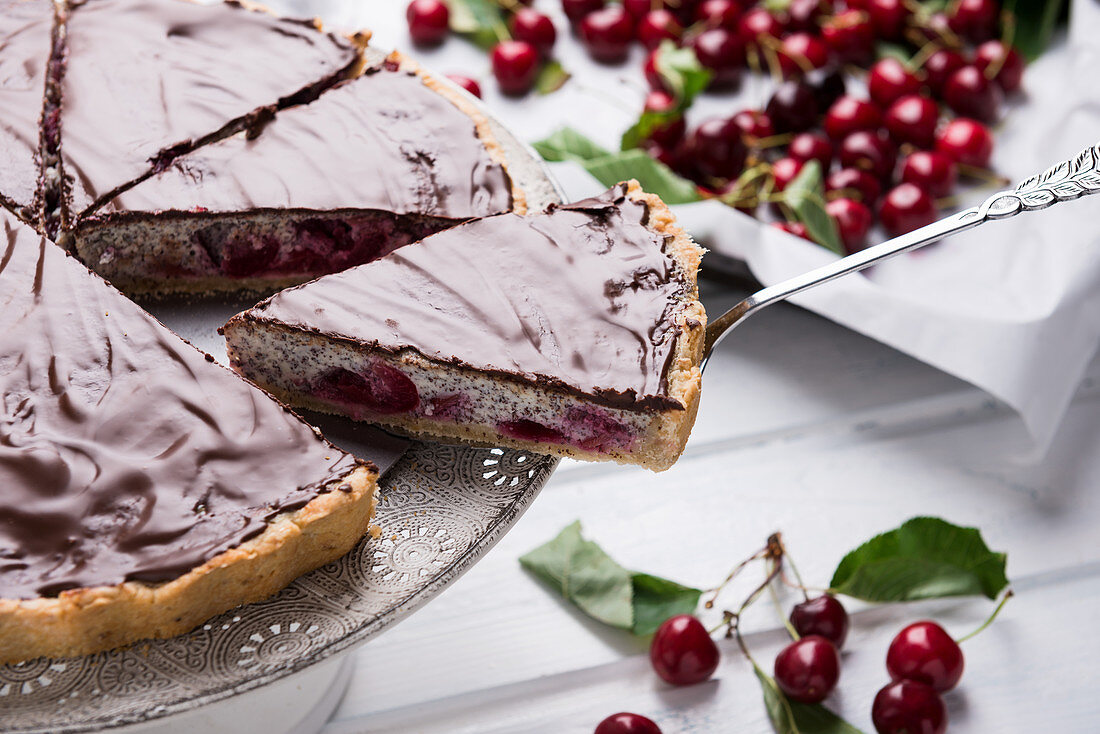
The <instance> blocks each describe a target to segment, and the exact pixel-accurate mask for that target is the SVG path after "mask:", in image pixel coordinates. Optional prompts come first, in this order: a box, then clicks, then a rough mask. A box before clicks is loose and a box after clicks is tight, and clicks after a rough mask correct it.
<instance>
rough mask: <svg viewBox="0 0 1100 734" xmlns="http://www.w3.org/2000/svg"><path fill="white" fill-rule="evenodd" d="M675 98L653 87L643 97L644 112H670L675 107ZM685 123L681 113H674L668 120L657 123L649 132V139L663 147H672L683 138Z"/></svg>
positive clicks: (685, 129) (685, 128) (685, 130)
mask: <svg viewBox="0 0 1100 734" xmlns="http://www.w3.org/2000/svg"><path fill="white" fill-rule="evenodd" d="M676 106H677V102H676V98H675V97H673V96H672V95H671V94H669V93H668V92H666V91H664V90H663V89H654V90H653V91H652V92H650V93H649V94H648V95H646V98H645V111H646V112H672V111H674V110H675V109H676ZM685 132H687V123H685V122H684V117H683V115H676V116H675V117H674V118H673V119H670V120H669V121H668V122H666V123H663V124H661V125H658V126H657V127H655V128H653V129H652V130H651V131H650V132H649V139H650V140H651V141H653V142H654V143H656V144H657V145H660V146H661V147H664V148H672V147H674V146H675V145H676V144H677V143H679V142H680V141H681V140H683V138H684V133H685Z"/></svg>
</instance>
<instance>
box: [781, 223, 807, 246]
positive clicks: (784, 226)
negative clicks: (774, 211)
mask: <svg viewBox="0 0 1100 734" xmlns="http://www.w3.org/2000/svg"><path fill="white" fill-rule="evenodd" d="M772 226H773V227H775V228H776V229H778V230H782V231H783V232H786V233H787V234H793V235H794V236H795V237H801V238H802V239H804V240H807V241H809V242H813V238H812V237H810V230H808V229H806V225H805V224H803V223H802V222H772Z"/></svg>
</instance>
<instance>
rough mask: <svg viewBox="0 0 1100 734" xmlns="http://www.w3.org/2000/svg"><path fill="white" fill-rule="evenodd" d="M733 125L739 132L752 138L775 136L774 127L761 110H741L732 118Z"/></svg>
mask: <svg viewBox="0 0 1100 734" xmlns="http://www.w3.org/2000/svg"><path fill="white" fill-rule="evenodd" d="M730 119H732V120H733V124H734V125H737V127H739V128H741V132H742V133H744V134H745V135H747V136H749V137H753V138H767V137H770V136H772V135H775V126H774V125H772V118H770V117H768V113H767V112H763V111H761V110H741V111H740V112H738V113H737V114H736V115H734V116H733V117H732V118H730Z"/></svg>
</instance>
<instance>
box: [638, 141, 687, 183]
mask: <svg viewBox="0 0 1100 734" xmlns="http://www.w3.org/2000/svg"><path fill="white" fill-rule="evenodd" d="M642 147H643V148H644V149H645V152H646V153H648V154H649V157H650V158H653V159H655V160H658V161H660V162H661V163H664V164H665V165H666V166H668V167H669V168H671V169H672V170H674V171H676V172H677V173H680V174H681V175H682V176H685V177H689V176H690V175H691V173H692V171H691V167H690V166H689V165H688V164H687V161H686V155H687V151H686V150H685V148H684V146H683V145H673V146H669V147H665V146H663V145H659V144H658V143H656V142H654V141H653V140H647V141H644V142H643V143H642Z"/></svg>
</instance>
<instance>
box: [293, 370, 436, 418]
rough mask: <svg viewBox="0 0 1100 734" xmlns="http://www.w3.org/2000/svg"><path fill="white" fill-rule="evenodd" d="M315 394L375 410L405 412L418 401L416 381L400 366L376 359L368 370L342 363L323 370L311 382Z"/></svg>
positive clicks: (418, 403)
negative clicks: (318, 376)
mask: <svg viewBox="0 0 1100 734" xmlns="http://www.w3.org/2000/svg"><path fill="white" fill-rule="evenodd" d="M313 392H314V394H315V395H317V396H318V397H320V398H322V399H324V400H328V401H330V402H333V403H337V404H341V405H351V406H362V407H364V408H366V409H368V410H371V411H373V412H375V413H383V414H394V413H408V412H410V411H413V410H416V408H417V407H418V406H419V405H420V393H418V392H417V390H416V385H415V384H413V381H412V380H410V379H409V378H408V377H407V376H406V375H405V374H404V373H403V372H401V370H399V369H396V368H395V367H391V366H390V365H388V364H386V363H385V362H375V363H374V364H373V365H372V366H371V368H370V371H369V372H368V373H367V374H362V373H359V372H352V371H351V370H346V369H344V368H342V367H337V368H335V369H332V370H329V371H328V372H326V373H325V374H324V375H323V376H322V377H321V378H320V379H319V380H317V382H316V383H315V384H314V386H313Z"/></svg>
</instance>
